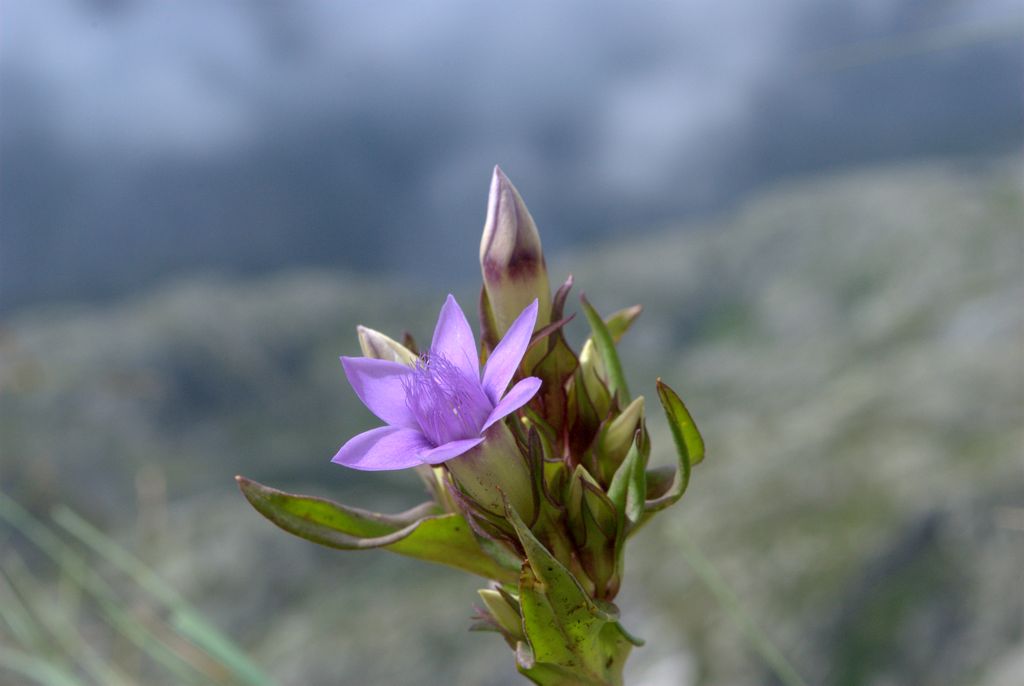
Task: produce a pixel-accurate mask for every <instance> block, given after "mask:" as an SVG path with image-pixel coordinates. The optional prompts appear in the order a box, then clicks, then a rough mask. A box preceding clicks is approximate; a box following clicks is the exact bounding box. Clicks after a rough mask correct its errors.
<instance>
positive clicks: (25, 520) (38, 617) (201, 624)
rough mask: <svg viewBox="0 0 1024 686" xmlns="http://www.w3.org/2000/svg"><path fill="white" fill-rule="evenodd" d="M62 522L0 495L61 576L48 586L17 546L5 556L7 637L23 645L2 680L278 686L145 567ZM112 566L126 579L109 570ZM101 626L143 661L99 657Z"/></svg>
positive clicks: (3, 652) (62, 514)
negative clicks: (7, 676)
mask: <svg viewBox="0 0 1024 686" xmlns="http://www.w3.org/2000/svg"><path fill="white" fill-rule="evenodd" d="M55 521H56V522H57V524H58V525H59V530H57V529H54V528H53V527H50V526H48V525H46V524H44V523H43V522H41V521H40V520H38V519H37V518H35V517H33V516H32V515H31V514H29V512H28V511H26V510H25V509H24V508H22V507H21V506H20V505H18V503H16V502H15V501H14V500H12V499H11V498H9V497H7V496H6V495H4V494H3V493H0V522H3V523H5V524H6V525H7V526H9V527H10V528H11V530H12V531H13V532H17V533H18V534H20V535H21V536H22V537H24V539H25V540H26V541H27V542H28V543H30V544H32V546H33V547H34V548H36V549H37V550H38V551H39V552H41V553H42V554H43V555H44V556H45V557H46V558H48V559H49V561H50V563H51V564H52V565H53V570H54V571H55V573H56V574H57V577H56V579H55V580H52V581H51V580H47V579H46V577H45V576H42V575H40V574H39V573H38V572H35V571H32V572H30V571H29V570H28V568H27V567H26V566H25V565H24V564H23V563H22V561H21V557H20V556H19V555H18V554H17V553H15V552H14V549H13V548H11V549H9V550H6V551H5V552H4V554H3V557H0V620H2V622H0V637H3V636H4V633H5V631H4V629H6V631H7V632H9V635H10V637H11V640H12V642H13V643H14V644H16V645H17V646H18V647H16V648H14V647H12V648H0V674H2V671H3V670H4V669H6V670H8V671H10V672H13V673H16V674H20V675H21V676H22V677H25V678H28V679H30V680H31V681H32V682H35V683H39V684H44V685H46V686H49V685H51V684H53V685H55V686H64V685H66V684H74V685H76V686H77V685H79V684H82V685H86V684H97V685H99V686H130V685H131V684H137V683H143V682H145V681H152V682H161V683H164V682H166V680H167V679H168V678H172V679H173V683H180V684H195V685H197V686H209V685H220V686H271V684H272V683H273V682H272V681H271V680H270V678H269V677H268V676H267V675H266V674H265V673H264V672H263V670H261V669H260V668H259V667H258V666H257V665H256V664H255V663H254V662H252V661H251V660H250V659H249V657H248V656H247V655H246V654H245V653H244V652H243V651H242V650H241V649H240V648H239V647H238V646H237V645H235V644H234V642H232V641H231V640H230V639H229V638H228V637H227V636H225V635H224V634H223V633H221V632H220V630H219V629H217V628H216V627H214V626H213V624H211V623H210V622H209V621H208V620H206V619H205V618H204V617H203V616H202V615H201V614H200V613H199V612H198V611H197V610H196V609H195V608H193V607H191V606H190V605H189V604H188V603H187V602H186V601H185V600H184V599H183V598H182V597H181V596H180V595H179V594H178V593H177V592H176V591H175V590H174V589H173V588H171V587H170V586H168V585H167V584H166V583H164V582H163V581H162V580H161V579H160V578H159V576H157V574H156V573H155V572H153V571H152V570H151V569H149V568H148V567H147V566H146V565H145V564H143V563H142V561H141V560H139V559H137V558H136V557H135V556H133V555H132V554H131V553H129V552H128V551H126V550H125V549H123V548H122V547H120V546H119V545H118V544H117V543H115V542H114V541H113V540H112V539H110V538H109V537H107V536H106V535H104V534H103V533H102V532H100V531H99V530H98V529H96V528H95V527H93V526H91V525H90V524H88V523H87V522H86V521H85V520H83V519H82V518H81V517H79V516H78V515H76V514H74V513H73V512H72V511H71V510H69V509H67V508H61V509H60V510H58V512H57V514H56V516H55ZM59 531H63V532H64V533H65V534H67V535H68V536H69V537H70V540H66V539H65V538H64V537H62V536H61V535H60V534H59ZM80 545H84V546H85V547H86V548H87V550H88V551H90V552H92V553H93V554H94V555H95V557H90V556H88V555H87V554H85V553H83V552H81V551H80V549H79V547H78V546H80ZM107 566H109V567H111V568H113V569H114V570H116V572H119V573H120V574H119V575H116V576H115V575H114V574H112V573H102V572H101V571H100V570H101V569H102V568H105V567H107ZM121 575H123V577H127V579H128V580H130V581H131V582H133V584H127V585H126V584H124V583H123V582H122V576H121ZM55 586H56V589H57V591H58V592H57V594H56V597H55V592H54V591H55V589H54V587H55ZM69 589H70V595H69ZM97 619H100V620H102V621H103V622H105V623H106V624H107V626H108V628H109V630H110V632H111V639H113V640H114V642H115V643H128V644H132V645H133V646H134V647H135V650H136V651H137V652H136V654H135V655H131V656H125V655H123V654H120V655H119V659H118V658H115V657H114V656H112V655H110V654H106V653H102V652H100V650H99V648H97V647H95V639H94V638H93V637H92V636H93V634H95V624H96V620H97ZM138 658H141V661H140V659H138ZM143 674H145V675H148V676H143Z"/></svg>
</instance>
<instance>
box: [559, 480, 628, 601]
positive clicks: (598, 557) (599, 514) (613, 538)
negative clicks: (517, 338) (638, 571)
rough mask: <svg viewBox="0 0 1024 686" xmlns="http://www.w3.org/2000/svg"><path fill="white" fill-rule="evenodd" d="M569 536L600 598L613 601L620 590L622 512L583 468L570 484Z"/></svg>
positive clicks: (568, 506) (567, 505)
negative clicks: (619, 559)
mask: <svg viewBox="0 0 1024 686" xmlns="http://www.w3.org/2000/svg"><path fill="white" fill-rule="evenodd" d="M566 509H567V516H568V524H569V533H570V535H571V536H572V538H573V542H574V544H575V546H576V551H577V555H578V557H579V560H580V563H581V564H582V566H583V569H584V571H586V573H587V576H588V577H590V579H591V580H592V581H593V582H594V588H595V592H596V593H597V595H598V597H600V598H605V599H610V598H612V597H614V596H615V594H616V593H617V592H618V589H619V579H618V572H617V569H616V568H617V547H618V545H619V540H618V533H619V526H618V517H619V515H618V511H617V510H616V509H615V505H614V504H613V503H612V502H611V500H610V499H609V498H608V496H607V495H606V494H605V492H604V491H603V490H602V489H601V487H600V486H599V485H598V484H597V482H596V481H594V478H593V477H592V476H590V474H589V473H588V472H587V470H586V469H584V468H583V467H582V466H581V465H579V466H577V467H576V471H575V472H574V473H573V476H572V481H571V482H570V484H569V494H568V498H567V502H566Z"/></svg>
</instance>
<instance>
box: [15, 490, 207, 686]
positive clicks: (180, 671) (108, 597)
mask: <svg viewBox="0 0 1024 686" xmlns="http://www.w3.org/2000/svg"><path fill="white" fill-rule="evenodd" d="M0 519H2V520H5V521H7V523H8V524H10V525H11V526H12V527H13V528H14V529H16V530H17V531H19V532H21V534H22V535H24V536H25V538H27V539H28V540H29V541H30V542H31V543H33V544H34V545H35V546H36V547H37V548H39V550H41V551H42V552H43V553H44V554H45V555H46V556H47V557H49V558H50V559H51V560H53V562H54V563H56V564H57V565H59V566H60V567H61V569H62V570H63V571H64V572H65V573H66V574H68V576H69V578H71V579H72V580H73V581H74V582H75V583H76V584H78V585H79V586H81V588H82V590H84V591H85V592H86V593H88V594H89V595H90V596H91V597H92V598H93V599H94V600H95V601H96V603H97V606H98V607H99V609H100V610H101V612H102V613H103V614H104V615H105V617H106V619H107V621H108V622H109V623H110V624H111V625H112V626H113V627H114V628H115V629H117V630H118V631H119V632H121V633H122V634H123V635H124V636H125V638H127V639H128V640H129V641H131V642H132V643H134V644H135V645H136V646H137V647H138V648H139V649H141V650H142V651H143V652H145V653H146V654H147V655H148V656H149V657H150V658H152V659H153V660H154V661H155V662H156V663H157V664H159V665H161V666H162V667H164V668H165V669H167V670H168V671H169V672H171V673H172V674H174V675H175V676H176V677H177V678H178V679H179V680H180V681H181V682H182V683H187V684H208V683H216V682H215V680H214V679H213V678H211V677H210V676H209V675H207V674H206V673H204V672H203V671H202V670H201V667H199V666H198V665H196V664H195V663H193V662H191V661H189V660H187V659H186V658H185V657H184V656H183V655H182V654H181V653H179V652H176V651H174V650H172V649H171V648H170V647H168V646H167V645H166V644H164V643H163V642H162V641H161V640H160V639H159V638H158V637H157V636H155V635H154V633H153V632H152V631H151V630H150V629H149V627H147V626H146V625H145V624H143V623H142V622H140V621H138V620H136V619H135V618H134V617H132V616H131V614H130V613H128V612H127V611H125V610H124V609H123V608H122V607H121V604H120V603H119V602H118V599H117V595H116V594H115V593H114V592H113V590H112V589H111V588H110V586H109V585H108V584H107V583H106V581H104V580H103V578H102V577H100V576H99V575H98V574H97V573H95V572H94V571H92V568H91V567H90V565H89V564H88V563H87V561H86V560H85V559H84V558H82V557H81V556H79V555H77V554H76V553H75V552H74V551H73V550H72V549H71V548H70V547H69V546H68V545H67V544H66V543H64V542H63V541H62V540H60V538H59V537H57V536H56V535H55V534H54V533H53V532H52V531H50V530H49V529H48V528H47V527H46V525H44V524H43V523H42V522H39V521H38V520H36V519H35V517H33V516H32V515H30V514H29V513H28V512H27V511H26V510H25V509H24V508H22V507H21V506H20V505H18V503H16V502H15V501H14V500H12V499H11V498H8V497H7V496H6V495H4V494H3V493H0Z"/></svg>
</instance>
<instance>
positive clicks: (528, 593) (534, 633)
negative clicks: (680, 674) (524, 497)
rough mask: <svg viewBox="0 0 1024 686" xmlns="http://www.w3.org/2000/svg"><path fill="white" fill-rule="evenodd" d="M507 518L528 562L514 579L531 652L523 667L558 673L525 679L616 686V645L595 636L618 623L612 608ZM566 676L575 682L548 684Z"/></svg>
mask: <svg viewBox="0 0 1024 686" xmlns="http://www.w3.org/2000/svg"><path fill="white" fill-rule="evenodd" d="M507 516H508V518H509V521H510V522H511V523H512V526H513V527H514V528H515V531H516V535H517V536H518V537H519V541H520V543H521V544H522V545H523V549H524V551H525V552H526V556H527V559H528V564H525V565H523V570H522V574H521V575H520V577H519V604H520V607H521V609H522V615H523V628H524V629H525V631H526V636H527V639H528V640H529V642H530V648H531V649H532V650H531V651H530V655H531V660H530V661H529V662H528V664H530V665H533V667H531V669H532V668H535V667H542V666H551V665H553V666H555V667H557V668H558V669H553V670H552V669H544V670H538V672H534V673H533V674H529V673H528V674H527V675H528V676H530V678H532V679H534V680H535V681H536V682H537V683H545V684H547V683H580V684H589V683H592V684H612V683H621V681H620V680H621V669H622V661H623V660H624V656H622V655H621V653H622V648H621V646H620V645H619V643H618V642H613V643H608V642H606V641H604V640H602V637H601V634H602V629H603V628H604V627H605V626H606V625H607V624H608V623H610V622H611V623H616V622H617V621H618V614H617V610H615V607H614V606H613V605H611V604H610V603H601V604H598V603H597V602H595V601H594V599H593V598H591V597H590V595H588V594H587V593H586V591H584V590H583V586H582V585H581V584H580V582H579V581H578V580H577V579H576V577H575V576H573V575H572V573H571V572H570V571H569V570H568V569H567V568H566V567H565V566H564V565H563V564H562V563H561V562H559V561H558V560H557V559H556V558H555V557H554V556H553V555H552V554H551V553H550V552H549V551H548V549H547V548H545V547H544V545H543V544H542V543H541V542H540V541H539V540H537V538H536V537H535V536H534V535H533V532H531V531H530V529H529V527H527V526H526V524H525V523H524V522H523V520H522V519H521V518H520V517H519V515H518V514H516V512H515V511H514V510H513V509H512V508H507ZM626 650H628V647H627V648H626ZM620 657H621V659H619V658H620ZM609 665H614V670H613V671H609ZM616 670H617V671H616ZM521 671H522V668H521ZM539 671H545V672H547V675H546V676H545V677H544V679H545V680H541V679H540V676H541V675H540V674H539ZM567 672H568V673H571V674H572V675H574V676H575V679H576V681H575V682H572V681H551V680H550V679H554V678H555V677H556V676H558V675H564V674H566V673H567ZM524 673H526V672H524Z"/></svg>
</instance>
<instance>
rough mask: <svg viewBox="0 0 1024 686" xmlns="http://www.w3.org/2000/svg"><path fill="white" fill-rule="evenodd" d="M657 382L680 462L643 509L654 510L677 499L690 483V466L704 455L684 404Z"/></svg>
mask: <svg viewBox="0 0 1024 686" xmlns="http://www.w3.org/2000/svg"><path fill="white" fill-rule="evenodd" d="M657 386H658V399H659V400H660V401H661V405H662V407H664V408H665V416H666V417H667V418H668V426H669V429H671V431H672V439H673V440H674V441H675V444H676V454H677V456H678V458H679V462H678V465H677V467H676V473H675V475H674V476H673V478H672V484H671V485H670V486H669V487H668V490H667V491H665V493H664V494H663V495H661V496H659V497H657V498H655V499H653V500H648V501H647V503H646V504H645V506H644V509H645V510H646V511H647V512H657V511H658V510H662V509H664V508H666V507H668V506H669V505H671V504H673V503H674V502H676V501H677V500H679V499H680V498H681V497H682V496H683V493H685V492H686V487H687V486H688V485H689V483H690V470H691V468H692V467H693V465H696V464H699V463H700V462H701V460H703V459H704V439H703V438H701V435H700V432H699V431H698V430H697V425H696V424H694V422H693V418H692V417H691V416H690V413H689V411H687V409H686V405H684V404H683V401H682V400H680V399H679V396H678V395H677V394H676V392H675V391H673V390H672V389H671V388H670V387H669V386H668V385H667V384H665V383H664V382H662V380H661V379H658V381H657Z"/></svg>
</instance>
